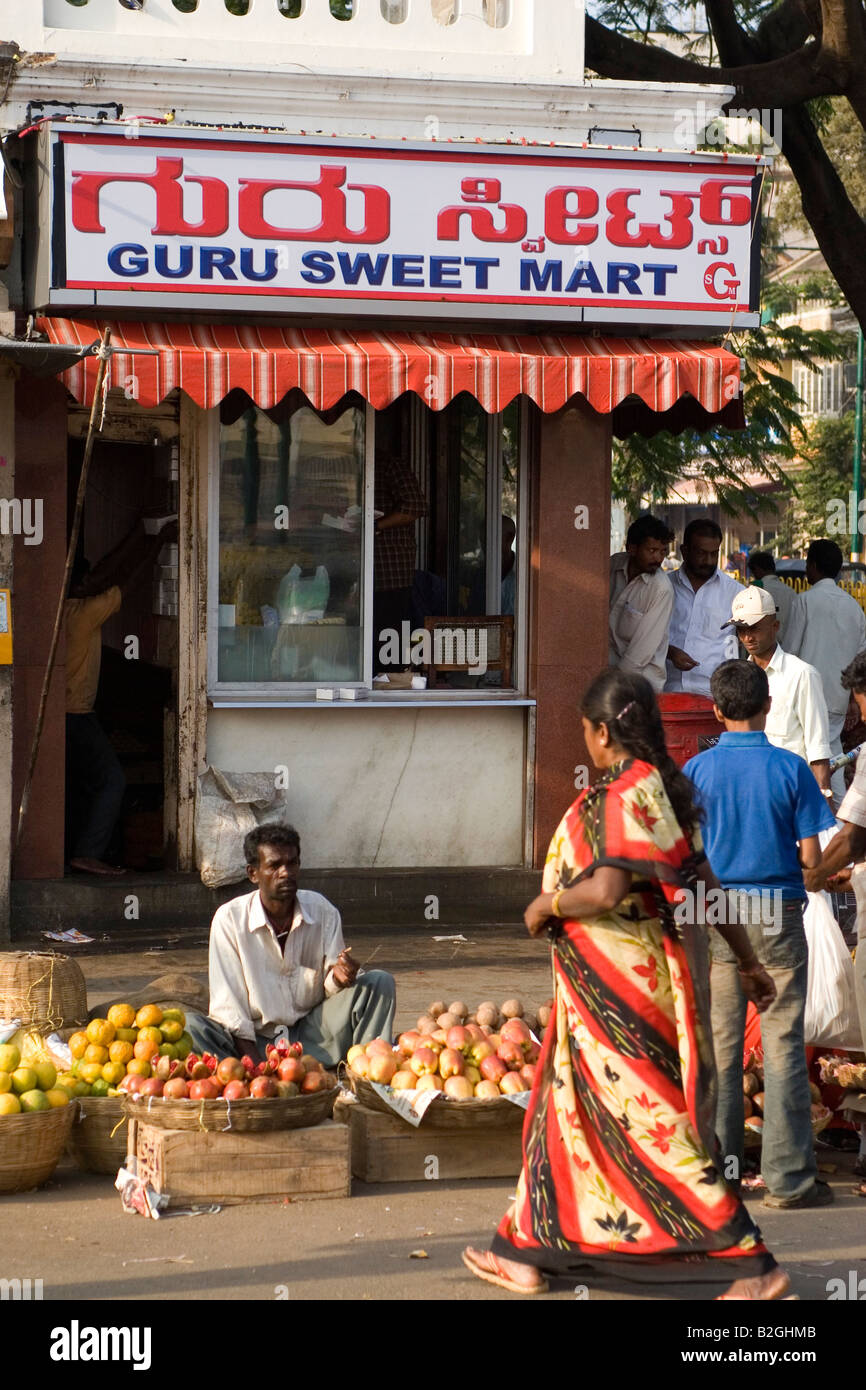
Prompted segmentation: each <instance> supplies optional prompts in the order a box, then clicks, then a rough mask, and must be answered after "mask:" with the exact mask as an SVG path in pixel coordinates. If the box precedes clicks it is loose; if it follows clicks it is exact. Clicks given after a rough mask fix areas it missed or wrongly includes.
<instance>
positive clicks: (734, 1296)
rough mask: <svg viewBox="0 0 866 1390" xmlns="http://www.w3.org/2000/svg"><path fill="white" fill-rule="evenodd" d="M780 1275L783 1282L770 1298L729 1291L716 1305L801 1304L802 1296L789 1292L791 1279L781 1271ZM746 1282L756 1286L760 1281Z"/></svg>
mask: <svg viewBox="0 0 866 1390" xmlns="http://www.w3.org/2000/svg"><path fill="white" fill-rule="evenodd" d="M779 1273H780V1274H781V1281H780V1283H779V1285H778V1288H777V1289H776V1291H775V1292H774V1293H771V1294H769V1296H766V1297H765V1296H764V1295H763V1294H760V1293H759V1294H752V1293H731V1292H730V1290H729V1291H728V1292H727V1293H720V1294H719V1296H718V1297H717V1298H716V1300H715V1302H716V1303H758V1302H760V1303H774V1302H777V1301H778V1302H782V1303H791V1302H799V1299H800V1295H799V1294H798V1293H788V1290H789V1289H790V1287H791V1281H790V1279H789V1278H788V1276H787V1274H782V1271H781V1270H780V1271H779ZM744 1282H745V1283H746V1284H747V1285H752V1286H754V1285H755V1284H757V1282H758V1281H757V1279H754V1280H753V1279H747V1280H744Z"/></svg>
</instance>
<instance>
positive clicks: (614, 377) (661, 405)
mask: <svg viewBox="0 0 866 1390" xmlns="http://www.w3.org/2000/svg"><path fill="white" fill-rule="evenodd" d="M38 327H39V328H40V329H41V330H42V331H43V332H44V333H46V334H47V336H48V338H49V340H50V341H51V342H53V343H63V344H67V345H73V346H82V345H86V344H89V343H92V342H93V341H94V339H96V338H97V337H98V336H99V334H100V333H101V332H102V330H103V328H105V327H109V328H110V329H111V345H112V348H113V349H114V355H113V356H112V359H111V364H110V369H111V378H110V385H111V386H112V387H123V388H125V389H126V390H127V392H128V394H130V395H132V396H134V398H135V399H136V400H137V401H138V402H139V403H140V404H141V405H144V406H151V405H157V404H158V403H159V402H160V401H161V400H163V399H164V397H165V396H167V395H168V394H169V392H171V391H173V390H174V389H175V388H180V389H181V390H182V391H185V392H186V393H187V395H188V396H190V397H192V399H193V400H194V401H196V402H197V404H198V405H200V406H204V407H205V408H209V407H211V406H215V405H218V404H219V402H220V401H221V400H222V399H223V398H224V397H225V396H226V395H227V394H228V393H229V392H230V391H234V390H241V391H244V392H245V393H246V394H247V395H248V396H249V397H250V398H251V399H252V400H253V401H255V403H256V405H259V406H261V407H262V408H263V409H266V410H267V409H270V408H272V407H273V406H275V405H276V404H277V403H278V402H279V401H280V400H282V398H283V397H284V396H285V395H286V394H287V392H289V391H291V390H293V389H297V390H300V391H302V392H303V393H304V395H305V396H306V397H307V399H308V400H309V401H310V403H311V404H312V405H313V406H314V407H315V408H316V409H317V410H328V409H329V408H330V407H332V406H334V405H336V404H337V402H338V401H339V400H341V398H342V397H343V396H345V395H346V393H347V392H349V391H354V392H357V393H358V394H359V395H361V396H363V397H364V399H365V400H368V401H369V402H370V404H371V405H373V406H375V407H376V409H377V410H381V409H383V408H384V407H385V406H388V405H390V404H391V403H392V401H395V400H396V399H397V398H398V396H401V395H403V393H404V392H406V391H414V392H415V393H416V394H417V395H418V396H420V398H421V400H422V401H425V402H426V403H427V405H429V406H430V408H431V409H433V410H441V409H443V408H444V407H445V406H446V405H447V404H448V403H449V401H452V400H453V399H454V397H455V396H457V395H459V394H460V392H462V391H468V392H469V393H470V394H471V395H472V396H474V397H475V398H476V400H478V401H479V403H480V404H481V405H482V406H483V408H484V409H485V410H487V411H489V412H491V413H495V412H498V411H500V410H504V409H505V407H506V406H507V405H508V404H509V403H510V402H511V401H512V400H514V399H515V397H516V396H520V395H524V396H528V397H529V398H530V400H533V401H534V402H535V404H536V405H537V406H539V407H540V409H541V410H543V411H546V412H549V411H553V410H559V409H560V408H561V407H562V406H564V405H565V404H566V402H567V401H569V400H571V398H572V397H574V396H582V397H584V398H585V399H586V400H587V401H588V402H589V404H590V405H591V406H592V407H593V408H594V409H595V410H597V411H599V412H601V413H603V414H610V413H612V412H614V411H616V410H617V409H618V408H619V407H620V406H622V405H623V404H624V403H626V404H630V405H631V406H633V407H637V416H638V417H643V416H646V414H647V413H648V412H652V414H653V415H655V416H658V417H665V418H664V420H662V419H661V418H659V419H658V421H657V422H656V421H654V422H653V425H652V428H653V429H659V428H672V427H673V428H676V427H677V425H676V424H674V423H673V420H672V417H671V416H669V415H668V412H672V411H674V407H676V406H677V404H678V402H683V403H686V404H688V405H689V406H692V407H694V410H693V411H691V410H686V411H685V412H682V411H680V412H679V414H678V418H680V417H682V423H680V424H679V425H678V427H679V428H682V427H683V424H684V423H700V422H703V423H704V424H706V417H707V416H712V417H715V418H716V419H722V420H724V421H725V423H728V424H731V425H736V424H737V423H740V422H741V419H742V412H741V410H740V408H739V404H738V398H739V390H740V359H739V358H738V357H735V356H734V355H733V354H732V353H730V352H727V351H726V350H725V349H724V348H720V347H714V346H712V345H710V344H707V343H704V342H682V341H678V342H676V343H674V342H666V341H663V340H652V339H643V338H608V337H604V338H602V337H598V338H596V337H583V336H579V335H577V334H570V335H564V334H563V335H552V334H547V333H540V334H537V335H534V334H507V333H497V334H474V333H425V332H411V333H410V332H402V331H400V330H399V329H393V330H392V329H389V330H388V331H384V330H378V329H366V328H365V329H358V330H355V331H354V332H348V331H347V330H345V329H337V328H332V329H325V328H299V327H286V326H282V327H272V326H271V327H266V326H258V325H249V324H244V325H229V324H207V323H174V322H171V323H131V322H126V321H123V322H121V321H118V322H112V323H105V322H103V321H98V320H92V319H60V318H45V319H42V320H40V321H39V324H38ZM132 348H156V349H157V355H156V356H155V357H146V356H132V355H131V354H128V353H125V352H124V349H132ZM96 370H97V363H96V359H95V358H92V357H88V358H85V359H83V360H82V361H81V362H80V363H78V364H76V365H75V366H74V367H72V368H70V369H69V370H68V371H66V372H64V373H63V380H64V382H65V383H66V385H67V386H68V388H69V390H70V391H71V393H72V395H73V396H74V397H75V399H76V400H77V401H79V402H80V403H82V404H89V403H90V401H91V400H92V396H93V386H94V382H95V379H96ZM639 403H642V407H643V409H641V408H640V406H639ZM692 413H693V414H694V415H695V416H696V419H695V420H692V419H690V418H688V417H689V416H690V415H691V414H692ZM635 427H636V428H641V427H642V426H641V425H640V424H638V425H636V426H635V425H633V426H632V428H635ZM617 433H619V431H617Z"/></svg>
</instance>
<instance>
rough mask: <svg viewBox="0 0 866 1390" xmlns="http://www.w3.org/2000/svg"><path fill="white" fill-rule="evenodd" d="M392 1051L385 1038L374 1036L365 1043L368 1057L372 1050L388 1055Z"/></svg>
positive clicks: (370, 1055)
mask: <svg viewBox="0 0 866 1390" xmlns="http://www.w3.org/2000/svg"><path fill="white" fill-rule="evenodd" d="M393 1051H394V1049H393V1047H392V1046H391V1044H390V1043H389V1042H388V1041H387V1039H385V1038H374V1039H373V1041H372V1042H368V1043H367V1056H368V1057H372V1055H373V1053H374V1052H384V1053H386V1054H387V1055H388V1056H389V1057H390V1056H391V1054H392V1053H393Z"/></svg>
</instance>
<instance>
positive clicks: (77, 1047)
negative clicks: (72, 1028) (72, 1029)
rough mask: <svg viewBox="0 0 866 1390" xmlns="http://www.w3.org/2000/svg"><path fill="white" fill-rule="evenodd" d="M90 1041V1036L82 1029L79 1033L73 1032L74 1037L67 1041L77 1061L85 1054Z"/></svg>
mask: <svg viewBox="0 0 866 1390" xmlns="http://www.w3.org/2000/svg"><path fill="white" fill-rule="evenodd" d="M89 1043H90V1039H89V1038H88V1036H87V1034H86V1033H85V1032H83V1031H82V1032H79V1033H73V1034H72V1037H71V1038H70V1039H69V1042H68V1043H67V1046H68V1048H69V1051H70V1052H71V1053H72V1055H73V1057H74V1058H75V1059H76V1061H77V1060H78V1058H79V1057H83V1056H84V1054H85V1052H86V1051H87V1048H88V1045H89Z"/></svg>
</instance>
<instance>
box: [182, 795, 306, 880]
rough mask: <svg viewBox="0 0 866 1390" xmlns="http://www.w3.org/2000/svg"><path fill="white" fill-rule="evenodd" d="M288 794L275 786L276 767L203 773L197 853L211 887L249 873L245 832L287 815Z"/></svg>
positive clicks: (198, 802) (198, 803)
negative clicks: (271, 768) (274, 771)
mask: <svg viewBox="0 0 866 1390" xmlns="http://www.w3.org/2000/svg"><path fill="white" fill-rule="evenodd" d="M287 796H288V792H287V791H283V790H280V789H279V788H277V787H275V786H274V774H273V773H272V772H221V771H220V769H219V768H216V767H209V768H208V769H207V771H206V772H203V773H202V775H201V777H199V779H198V795H197V796H196V803H195V853H196V863H197V865H198V867H199V869H200V870H201V881H202V883H203V884H204V885H205V887H206V888H222V887H223V885H224V884H226V883H240V882H241V881H242V880H243V879H245V878H246V876H247V866H246V860H245V859H244V836H245V835H246V834H248V832H249V831H250V830H255V828H256V826H257V825H264V824H266V823H267V822H269V821H282V820H285V819H286V818H287Z"/></svg>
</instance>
